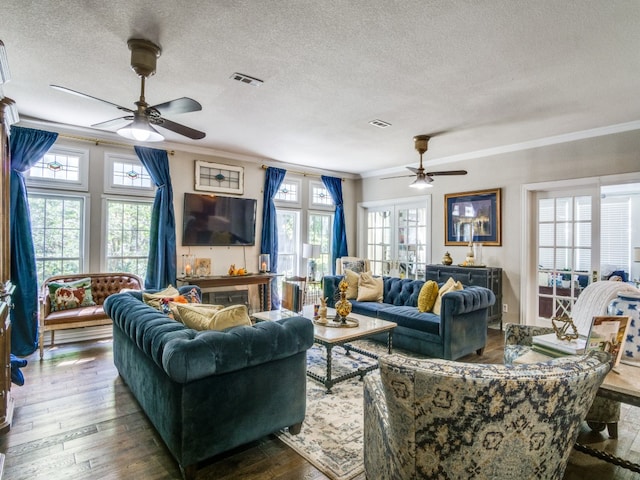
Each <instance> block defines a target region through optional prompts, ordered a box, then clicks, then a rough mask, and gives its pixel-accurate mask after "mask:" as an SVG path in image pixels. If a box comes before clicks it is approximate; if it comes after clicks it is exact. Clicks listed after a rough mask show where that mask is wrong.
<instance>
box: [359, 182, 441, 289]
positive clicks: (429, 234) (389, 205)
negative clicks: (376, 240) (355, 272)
mask: <svg viewBox="0 0 640 480" xmlns="http://www.w3.org/2000/svg"><path fill="white" fill-rule="evenodd" d="M406 208H424V209H425V214H426V218H425V228H426V229H427V231H426V232H425V233H426V237H425V240H426V245H425V262H424V265H425V267H426V266H427V265H429V264H431V263H432V256H433V252H432V250H433V226H432V213H431V195H420V196H412V197H407V198H394V199H389V200H376V201H371V202H361V203H358V213H357V224H358V239H357V245H358V252H357V256H358V257H362V258H367V244H368V238H367V233H368V227H367V221H368V220H367V216H368V212H369V211H370V210H383V209H388V210H391V211H392V215H393V216H394V218H393V221H392V222H391V243H390V251H391V255H392V258H391V259H389V262H390V265H392V266H393V268H394V269H395V260H396V259H397V256H398V238H397V233H398V222H397V218H395V216H396V214H397V211H398V210H400V209H406ZM413 263H414V264H416V265H417V264H422V262H413ZM373 267H374V266H373V265H372V269H373ZM374 271H375V270H374ZM385 275H386V273H385ZM424 276H425V275H424V272H422V271H421V276H418V277H417V278H418V279H422V280H424Z"/></svg>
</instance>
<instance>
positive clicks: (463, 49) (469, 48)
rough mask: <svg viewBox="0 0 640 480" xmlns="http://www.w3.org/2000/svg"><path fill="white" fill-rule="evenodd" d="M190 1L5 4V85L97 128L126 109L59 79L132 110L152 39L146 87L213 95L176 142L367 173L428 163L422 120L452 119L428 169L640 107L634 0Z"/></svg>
mask: <svg viewBox="0 0 640 480" xmlns="http://www.w3.org/2000/svg"><path fill="white" fill-rule="evenodd" d="M180 4H181V5H180V6H178V2H175V1H174V0H150V1H146V0H145V1H132V0H109V1H104V0H99V1H87V0H65V1H39V2H33V1H29V2H27V1H24V0H5V1H3V2H2V6H1V7H0V10H1V11H0V40H2V41H3V42H4V43H5V45H6V49H7V54H8V58H9V65H10V68H11V73H12V77H13V78H12V81H11V82H10V83H8V84H6V85H4V86H3V89H4V93H5V95H6V96H8V97H10V98H13V99H14V100H15V101H16V103H17V105H18V110H19V112H20V115H21V117H22V118H25V119H27V118H34V119H39V120H45V121H50V122H55V123H59V124H69V125H75V126H80V127H89V126H90V125H91V124H94V123H98V122H102V121H105V120H109V119H111V118H114V117H118V116H120V115H119V114H120V112H119V111H118V110H116V109H115V108H114V107H110V106H109V105H106V104H102V103H100V102H95V101H92V100H88V99H86V98H81V97H76V96H72V95H68V94H65V93H63V92H59V91H56V90H54V89H51V88H50V87H49V85H50V84H58V85H63V86H66V87H68V88H71V89H74V90H78V91H81V92H84V93H87V94H89V95H92V96H95V97H99V98H102V99H105V100H108V101H110V102H113V103H116V104H119V105H124V106H127V107H131V108H134V105H133V102H134V101H136V100H137V99H138V95H139V80H138V79H137V78H136V76H135V74H134V73H133V71H132V70H131V69H130V68H129V60H130V52H129V50H128V48H127V39H129V38H131V37H138V38H146V39H149V40H152V41H154V42H156V43H158V44H159V45H161V47H162V50H163V51H162V55H161V57H160V58H159V59H158V67H157V73H156V75H155V76H153V77H151V78H150V79H149V80H148V82H147V88H146V97H147V101H148V102H149V103H151V104H157V103H162V102H165V101H167V100H171V99H173V98H177V97H182V96H188V97H191V98H194V99H196V100H198V101H199V102H200V103H201V104H202V106H203V110H202V111H201V112H193V113H188V114H182V115H175V116H168V118H170V119H171V120H173V121H176V122H179V123H184V124H185V125H188V126H190V127H193V128H196V129H199V130H203V131H205V132H206V134H207V136H206V138H205V139H203V140H195V141H192V140H187V139H185V138H183V137H180V136H178V135H175V134H172V133H171V132H168V131H166V130H161V133H162V134H163V135H165V136H166V138H167V141H168V142H170V143H172V144H177V143H183V144H186V145H193V146H199V147H206V148H210V149H213V150H216V151H218V152H220V151H225V152H230V153H234V154H240V155H248V156H254V157H258V158H259V159H260V158H261V159H265V160H269V159H273V160H278V161H282V162H287V163H291V164H296V165H300V166H306V167H315V168H321V169H328V170H333V171H339V172H347V173H348V172H350V173H354V174H362V175H367V174H370V173H372V172H379V173H380V172H383V171H393V170H394V168H401V167H403V166H406V165H415V164H416V163H417V154H416V152H415V151H414V150H413V141H412V137H413V136H414V135H416V134H423V133H426V134H431V133H437V134H438V136H437V137H435V138H434V139H433V140H432V141H431V142H430V145H429V152H427V154H426V156H425V160H426V162H427V167H428V166H429V164H430V162H431V163H432V164H434V165H435V164H438V163H445V160H446V158H451V157H453V158H469V159H468V160H464V161H462V162H460V163H459V164H457V165H456V166H457V167H464V166H465V162H478V161H481V160H479V159H477V158H475V159H474V158H471V157H472V156H473V155H470V154H469V152H477V151H481V150H486V149H494V148H496V147H503V146H507V145H513V144H520V143H523V142H532V141H537V140H540V139H544V138H546V137H551V136H557V135H565V134H572V133H573V132H580V131H584V130H591V129H602V128H603V127H608V126H611V125H618V124H628V123H629V122H632V123H633V122H638V120H640V102H639V101H638V93H639V92H638V85H639V81H638V80H639V79H640V53H639V52H640V28H638V26H639V25H640V2H639V1H636V0H629V1H621V0H608V1H603V0H593V1H590V0H584V1H580V0H578V1H558V0H537V1H524V0H486V1H475V0H466V1H465V0H440V1H436V0H431V1H427V0H417V1H416V0H398V1H393V0H356V1H347V0H322V1H317V0H262V1H260V0H255V1H248V0H247V1H236V0H227V1H215V2H214V1H209V0H195V1H194V0H190V1H186V2H180ZM234 72H240V73H244V74H247V75H250V76H253V77H257V78H259V79H261V80H263V81H264V84H263V85H262V86H260V87H252V86H248V85H244V84H241V83H238V82H235V81H232V80H231V79H230V76H231V75H232V74H233V73H234ZM374 119H380V120H384V121H386V122H389V123H390V124H391V126H390V127H388V128H386V129H379V128H376V127H373V126H371V125H369V124H368V122H369V121H371V120H374ZM633 125H635V123H633ZM634 128H635V127H634ZM96 134H97V133H96ZM465 155H466V156H467V157H465Z"/></svg>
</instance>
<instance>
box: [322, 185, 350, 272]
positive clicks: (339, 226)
mask: <svg viewBox="0 0 640 480" xmlns="http://www.w3.org/2000/svg"><path fill="white" fill-rule="evenodd" d="M322 183H324V186H325V187H327V190H329V193H330V194H331V198H332V199H333V203H335V204H336V213H335V215H334V216H333V236H332V241H331V245H332V247H333V248H332V249H331V271H332V272H333V274H334V275H335V273H336V259H337V258H340V257H346V256H347V255H348V253H347V251H348V249H347V230H346V228H345V224H344V204H343V203H344V202H343V200H342V179H340V178H336V177H326V176H324V175H323V176H322Z"/></svg>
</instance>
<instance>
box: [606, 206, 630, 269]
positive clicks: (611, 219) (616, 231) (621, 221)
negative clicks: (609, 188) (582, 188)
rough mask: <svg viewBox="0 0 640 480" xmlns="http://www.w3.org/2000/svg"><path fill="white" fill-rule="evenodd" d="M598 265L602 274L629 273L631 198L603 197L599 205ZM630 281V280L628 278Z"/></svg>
mask: <svg viewBox="0 0 640 480" xmlns="http://www.w3.org/2000/svg"><path fill="white" fill-rule="evenodd" d="M600 208H601V212H602V213H601V215H600V265H601V266H602V267H603V268H602V273H605V268H604V267H606V268H607V269H609V270H612V271H613V270H616V269H620V270H624V271H626V272H630V266H631V257H630V254H631V244H630V238H629V237H630V235H621V232H628V231H629V226H630V225H631V197H629V196H627V195H624V196H619V197H613V196H609V195H605V197H604V198H603V199H602V200H601V204H600ZM629 280H630V278H629Z"/></svg>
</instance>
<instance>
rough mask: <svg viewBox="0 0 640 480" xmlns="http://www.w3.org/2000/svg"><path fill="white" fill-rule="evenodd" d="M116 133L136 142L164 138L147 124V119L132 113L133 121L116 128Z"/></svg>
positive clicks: (155, 140)
mask: <svg viewBox="0 0 640 480" xmlns="http://www.w3.org/2000/svg"><path fill="white" fill-rule="evenodd" d="M118 135H120V136H122V137H124V138H128V139H129V140H136V141H138V142H161V141H163V140H164V137H163V136H162V135H160V133H159V132H158V131H157V130H156V129H155V128H153V127H152V126H151V125H149V121H148V120H147V119H146V118H144V117H142V116H140V115H138V114H135V115H134V118H133V122H131V123H130V124H129V125H127V126H126V127H122V128H121V129H119V130H118Z"/></svg>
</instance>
